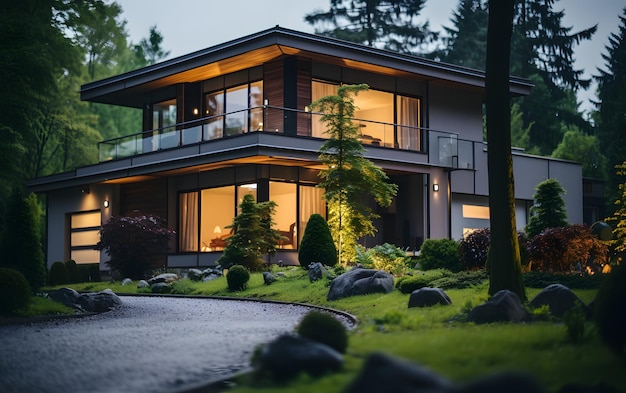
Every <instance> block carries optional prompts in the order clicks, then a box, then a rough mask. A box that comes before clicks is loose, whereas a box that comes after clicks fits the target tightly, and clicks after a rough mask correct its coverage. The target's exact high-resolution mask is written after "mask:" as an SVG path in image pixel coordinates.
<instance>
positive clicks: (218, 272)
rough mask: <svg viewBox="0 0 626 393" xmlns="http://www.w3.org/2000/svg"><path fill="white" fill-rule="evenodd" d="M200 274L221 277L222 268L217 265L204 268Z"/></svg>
mask: <svg viewBox="0 0 626 393" xmlns="http://www.w3.org/2000/svg"><path fill="white" fill-rule="evenodd" d="M202 276H203V277H207V276H215V277H221V276H222V269H221V268H220V267H219V266H218V267H215V268H210V267H209V268H206V269H204V270H203V271H202Z"/></svg>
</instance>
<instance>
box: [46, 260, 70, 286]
mask: <svg viewBox="0 0 626 393" xmlns="http://www.w3.org/2000/svg"><path fill="white" fill-rule="evenodd" d="M68 282H69V281H68V276H67V266H65V263H63V262H61V261H56V262H54V263H53V264H52V266H50V272H49V273H48V284H50V285H62V284H67V283H68Z"/></svg>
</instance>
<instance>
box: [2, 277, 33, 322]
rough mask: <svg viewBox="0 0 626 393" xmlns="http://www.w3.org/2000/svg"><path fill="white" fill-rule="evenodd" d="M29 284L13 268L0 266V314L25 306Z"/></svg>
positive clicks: (29, 292) (28, 294)
mask: <svg viewBox="0 0 626 393" xmlns="http://www.w3.org/2000/svg"><path fill="white" fill-rule="evenodd" d="M30 294H31V291H30V286H29V285H28V281H26V278H25V277H24V275H23V274H22V273H20V272H18V271H17V270H15V269H9V268H0V314H8V313H11V312H13V311H16V310H19V309H21V308H24V307H26V305H27V304H28V301H29V300H30Z"/></svg>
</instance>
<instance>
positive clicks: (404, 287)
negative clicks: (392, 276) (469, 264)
mask: <svg viewBox="0 0 626 393" xmlns="http://www.w3.org/2000/svg"><path fill="white" fill-rule="evenodd" d="M450 274H452V273H451V272H450V271H448V270H445V269H433V270H428V271H425V272H419V273H417V274H414V275H412V276H404V277H402V278H400V279H399V280H398V281H397V282H396V288H397V289H398V290H399V291H400V292H402V293H405V294H408V293H412V292H413V291H415V290H418V289H420V288H425V287H429V286H431V285H430V283H431V282H432V281H434V280H437V279H440V278H443V277H446V276H449V275H450Z"/></svg>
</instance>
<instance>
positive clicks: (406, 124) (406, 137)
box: [397, 96, 422, 151]
mask: <svg viewBox="0 0 626 393" xmlns="http://www.w3.org/2000/svg"><path fill="white" fill-rule="evenodd" d="M397 111H398V124H399V125H400V126H399V127H398V144H399V146H398V147H399V148H400V149H405V150H416V151H421V150H422V146H421V138H420V133H421V131H420V130H419V128H418V127H419V99H418V98H412V97H403V96H398V100H397Z"/></svg>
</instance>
